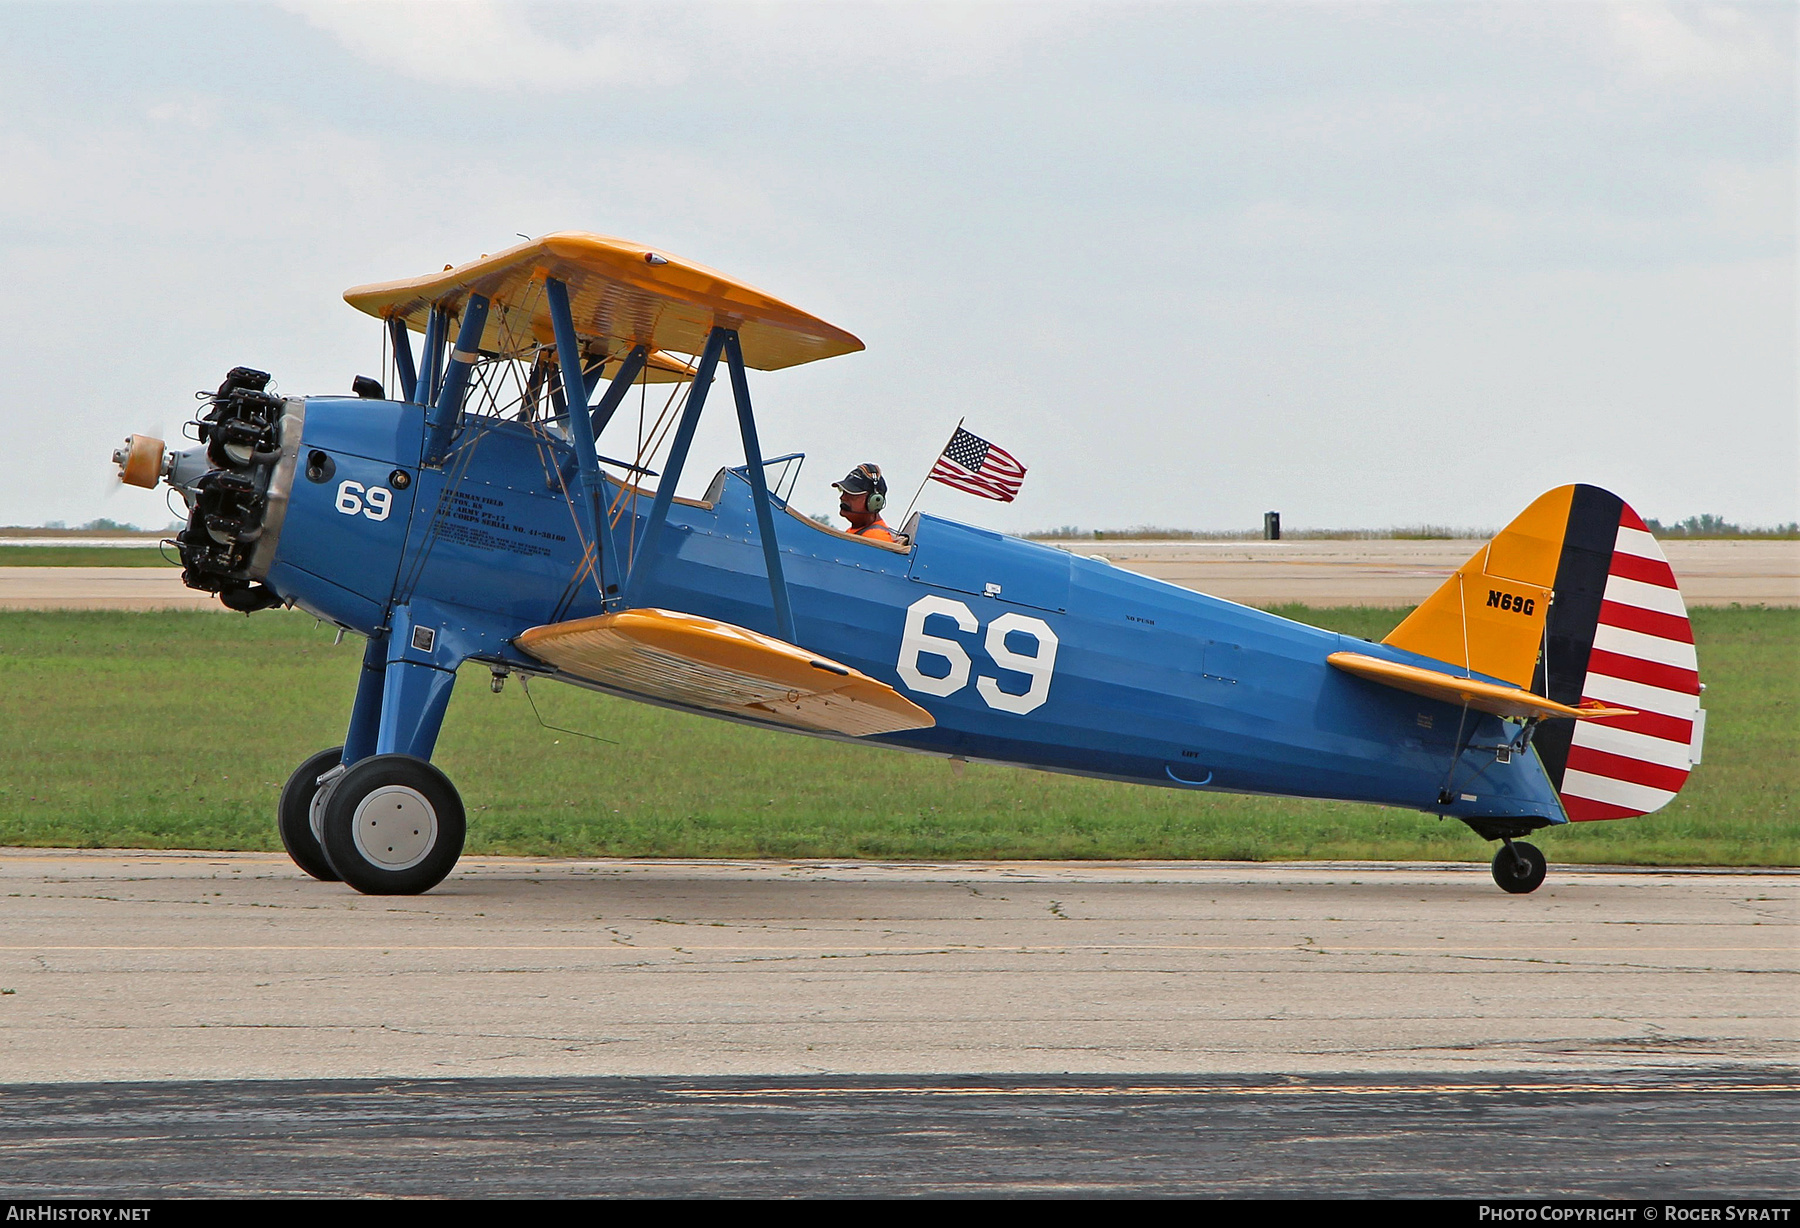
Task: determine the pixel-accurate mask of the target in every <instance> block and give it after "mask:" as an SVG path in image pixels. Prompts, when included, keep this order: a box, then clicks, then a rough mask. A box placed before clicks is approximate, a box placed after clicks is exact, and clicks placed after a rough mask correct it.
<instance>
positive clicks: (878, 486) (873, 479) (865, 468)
mask: <svg viewBox="0 0 1800 1228" xmlns="http://www.w3.org/2000/svg"><path fill="white" fill-rule="evenodd" d="M850 472H851V473H852V474H857V473H860V474H862V475H863V476H864V477H865V478H867V479H869V501H868V502H867V503H866V504H864V506H865V507H867V508H868V509H869V511H871V512H873V513H876V514H878V515H879V514H880V512H881V509H882V508H884V507H886V506H887V479H886V478H884V477H882V476H881V466H880V465H871V464H861V465H858V466H857V467H856V468H854V469H852V470H851V471H850Z"/></svg>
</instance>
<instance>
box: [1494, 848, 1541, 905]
mask: <svg viewBox="0 0 1800 1228" xmlns="http://www.w3.org/2000/svg"><path fill="white" fill-rule="evenodd" d="M1549 869H1550V863H1549V862H1548V861H1546V860H1545V859H1544V855H1543V854H1542V853H1540V852H1539V851H1538V847H1537V845H1535V844H1527V843H1525V842H1524V841H1523V840H1514V841H1513V842H1512V843H1511V844H1510V845H1506V844H1502V845H1501V846H1500V847H1499V848H1498V849H1497V850H1495V852H1494V881H1495V882H1496V883H1499V884H1500V890H1502V891H1505V892H1509V893H1511V894H1512V895H1529V894H1531V893H1532V892H1533V891H1536V890H1537V889H1538V888H1539V887H1540V886H1541V885H1542V884H1543V882H1544V875H1545V874H1546V873H1547V872H1548V871H1549Z"/></svg>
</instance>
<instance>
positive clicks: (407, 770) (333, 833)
mask: <svg viewBox="0 0 1800 1228" xmlns="http://www.w3.org/2000/svg"><path fill="white" fill-rule="evenodd" d="M384 822H385V823H386V824H387V826H386V827H383V826H382V824H383V823H384ZM465 830H466V828H465V819H464V815H463V804H462V798H461V797H459V796H458V795H457V792H456V786H455V785H453V784H451V783H450V778H449V777H447V776H445V775H444V774H443V773H442V772H440V771H438V770H437V769H436V768H434V767H432V766H431V765H430V764H429V763H427V762H425V760H423V759H415V758H413V757H412V756H411V755H374V756H372V757H370V758H368V759H364V760H363V761H362V762H360V763H357V764H355V765H353V766H352V767H351V768H350V770H349V771H347V772H345V773H344V774H343V775H342V776H341V777H339V778H338V781H337V784H336V785H334V786H333V787H332V790H331V795H330V796H329V797H328V798H326V800H325V855H326V856H327V857H329V858H330V859H331V864H332V866H333V867H334V868H335V869H336V870H337V872H338V874H339V875H340V876H342V878H343V880H344V881H345V882H347V883H349V884H350V885H351V886H352V887H355V888H356V889H357V890H358V891H360V892H362V893H363V894H364V895H418V894H419V893H420V892H422V891H429V890H431V889H432V888H433V887H435V886H437V885H438V884H439V883H441V882H443V881H444V876H445V875H446V874H448V873H450V871H451V870H453V869H454V868H455V867H456V859H457V858H458V857H461V856H462V848H463V836H464V834H465Z"/></svg>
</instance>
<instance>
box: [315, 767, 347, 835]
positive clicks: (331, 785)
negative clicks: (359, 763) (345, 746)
mask: <svg viewBox="0 0 1800 1228" xmlns="http://www.w3.org/2000/svg"><path fill="white" fill-rule="evenodd" d="M349 770H350V769H349V768H347V767H345V766H344V765H343V764H341V763H340V764H338V765H337V766H336V767H334V768H332V769H331V770H330V771H329V772H326V773H325V774H324V775H323V776H321V777H319V780H318V784H317V786H316V787H315V788H314V789H313V795H312V801H311V802H310V803H309V804H308V805H307V807H306V825H307V826H308V827H310V828H312V834H313V839H314V840H317V841H318V842H319V847H321V848H323V847H324V846H325V803H327V802H329V801H330V800H331V791H332V790H333V789H335V788H337V782H338V781H339V780H340V779H342V778H343V775H344V773H345V772H348V771H349Z"/></svg>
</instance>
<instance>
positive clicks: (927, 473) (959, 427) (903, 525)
mask: <svg viewBox="0 0 1800 1228" xmlns="http://www.w3.org/2000/svg"><path fill="white" fill-rule="evenodd" d="M963 421H964V420H963V419H962V418H958V419H957V420H956V426H955V428H954V429H952V430H951V432H950V438H951V439H955V438H956V432H957V431H960V430H962V424H963ZM949 446H950V445H949V444H948V443H946V444H945V445H944V448H947V447H949ZM944 448H939V449H938V454H937V456H934V457H932V458H931V469H936V468H937V462H938V456H942V455H943V454H944ZM931 469H927V470H926V471H925V481H924V482H920V483H919V489H917V490H915V491H913V497H912V503H908V504H907V505H906V515H904V516H902V517H900V531H901V532H902V533H904V532H906V522H907V521H908V520H910V519H912V510H913V504H915V503H917V502H918V501H919V496H920V495H922V494H924V493H925V482H929V481H931Z"/></svg>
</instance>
